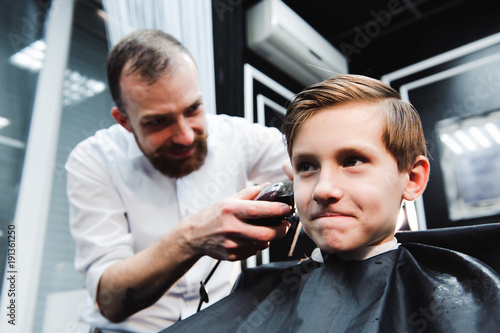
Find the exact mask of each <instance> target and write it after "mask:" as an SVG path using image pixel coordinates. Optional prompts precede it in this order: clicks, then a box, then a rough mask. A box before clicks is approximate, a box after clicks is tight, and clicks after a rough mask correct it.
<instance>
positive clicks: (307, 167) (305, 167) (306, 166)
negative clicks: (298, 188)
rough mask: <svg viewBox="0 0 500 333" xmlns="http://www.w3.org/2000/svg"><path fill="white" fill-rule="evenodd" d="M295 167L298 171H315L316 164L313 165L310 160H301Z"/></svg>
mask: <svg viewBox="0 0 500 333" xmlns="http://www.w3.org/2000/svg"><path fill="white" fill-rule="evenodd" d="M295 169H296V170H297V172H308V171H313V170H314V166H313V165H312V163H309V162H301V163H299V164H297V167H296V168H295Z"/></svg>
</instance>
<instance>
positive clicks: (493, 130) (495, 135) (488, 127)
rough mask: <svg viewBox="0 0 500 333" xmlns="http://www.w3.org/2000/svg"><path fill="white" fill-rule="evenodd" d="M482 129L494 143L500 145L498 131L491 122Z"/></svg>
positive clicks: (499, 133)
mask: <svg viewBox="0 0 500 333" xmlns="http://www.w3.org/2000/svg"><path fill="white" fill-rule="evenodd" d="M484 128H485V129H486V131H487V132H488V133H489V134H490V135H491V137H492V138H493V139H494V140H495V142H496V143H498V144H499V145H500V131H499V130H498V127H496V126H495V124H493V123H492V122H488V123H486V124H485V125H484Z"/></svg>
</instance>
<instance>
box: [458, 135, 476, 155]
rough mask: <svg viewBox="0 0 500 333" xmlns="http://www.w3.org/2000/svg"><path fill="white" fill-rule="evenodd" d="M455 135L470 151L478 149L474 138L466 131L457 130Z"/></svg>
mask: <svg viewBox="0 0 500 333" xmlns="http://www.w3.org/2000/svg"><path fill="white" fill-rule="evenodd" d="M455 137H456V138H457V139H458V141H460V143H461V144H463V145H464V146H465V148H467V149H468V150H470V151H475V150H476V149H477V147H476V145H475V144H474V142H472V140H471V139H470V138H469V136H467V134H465V132H464V131H462V130H456V131H455Z"/></svg>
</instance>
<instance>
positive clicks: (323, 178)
mask: <svg viewBox="0 0 500 333" xmlns="http://www.w3.org/2000/svg"><path fill="white" fill-rule="evenodd" d="M312 196H313V200H314V201H317V202H318V203H320V204H328V203H330V202H336V201H338V200H340V199H342V197H343V196H344V190H343V188H342V185H341V176H340V175H339V174H338V173H336V172H325V171H321V173H320V176H319V177H318V180H317V183H316V186H315V187H314V190H313V193H312Z"/></svg>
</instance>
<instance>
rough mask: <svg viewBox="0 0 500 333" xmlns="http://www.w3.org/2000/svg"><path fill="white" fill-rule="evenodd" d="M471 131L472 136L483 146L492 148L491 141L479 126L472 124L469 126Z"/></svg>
mask: <svg viewBox="0 0 500 333" xmlns="http://www.w3.org/2000/svg"><path fill="white" fill-rule="evenodd" d="M469 133H470V135H471V136H472V138H473V139H474V140H475V141H476V142H478V143H479V144H480V145H481V146H482V147H483V148H490V147H491V142H490V141H489V140H488V138H487V137H486V136H485V135H484V134H483V132H481V130H480V129H479V128H477V127H476V126H472V127H470V128H469Z"/></svg>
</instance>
